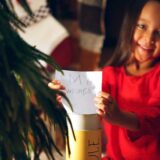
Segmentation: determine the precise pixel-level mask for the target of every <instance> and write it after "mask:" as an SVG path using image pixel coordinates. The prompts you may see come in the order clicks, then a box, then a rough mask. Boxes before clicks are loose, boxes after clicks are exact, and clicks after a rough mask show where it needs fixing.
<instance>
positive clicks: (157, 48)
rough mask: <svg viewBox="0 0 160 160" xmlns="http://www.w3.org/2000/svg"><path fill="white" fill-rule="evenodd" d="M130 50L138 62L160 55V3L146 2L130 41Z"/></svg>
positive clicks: (150, 60) (150, 59) (147, 60)
mask: <svg viewBox="0 0 160 160" xmlns="http://www.w3.org/2000/svg"><path fill="white" fill-rule="evenodd" d="M132 52H133V54H134V57H135V58H136V60H137V61H138V62H140V63H143V62H147V63H148V62H152V61H153V60H154V59H155V58H156V57H158V56H160V3H158V2H156V1H149V2H148V3H146V5H145V6H144V8H143V9H142V12H141V14H140V17H139V19H138V22H137V25H136V28H135V31H134V34H133V41H132Z"/></svg>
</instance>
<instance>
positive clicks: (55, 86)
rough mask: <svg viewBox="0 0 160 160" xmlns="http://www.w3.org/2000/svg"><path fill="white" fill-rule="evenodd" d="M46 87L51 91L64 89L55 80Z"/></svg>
mask: <svg viewBox="0 0 160 160" xmlns="http://www.w3.org/2000/svg"><path fill="white" fill-rule="evenodd" d="M48 87H49V88H51V89H62V90H63V89H65V87H64V86H63V85H62V84H61V83H60V82H59V81H57V80H53V81H52V82H49V83H48Z"/></svg>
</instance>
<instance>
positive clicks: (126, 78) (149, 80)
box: [102, 65, 160, 160]
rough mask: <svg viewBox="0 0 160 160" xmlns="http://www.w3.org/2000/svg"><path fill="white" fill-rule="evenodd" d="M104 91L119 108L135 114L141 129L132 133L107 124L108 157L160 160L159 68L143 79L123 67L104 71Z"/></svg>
mask: <svg viewBox="0 0 160 160" xmlns="http://www.w3.org/2000/svg"><path fill="white" fill-rule="evenodd" d="M102 90H103V91H105V92H109V93H110V94H111V95H112V97H114V98H115V100H116V102H117V104H118V106H119V107H120V108H122V109H123V110H125V111H130V112H133V113H135V115H136V116H137V117H138V119H139V121H140V125H141V128H140V130H139V131H136V132H133V131H129V130H127V129H125V128H122V127H118V126H116V125H111V124H109V123H107V122H106V121H105V122H104V130H105V134H106V136H107V141H108V143H107V147H106V152H107V155H108V156H109V157H110V158H111V159H113V160H160V65H156V66H155V67H154V68H153V69H152V70H150V71H149V72H147V73H145V74H143V75H140V76H130V75H127V74H126V72H125V68H124V67H106V68H104V69H103V82H102Z"/></svg>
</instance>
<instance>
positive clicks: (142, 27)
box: [137, 24, 145, 29]
mask: <svg viewBox="0 0 160 160" xmlns="http://www.w3.org/2000/svg"><path fill="white" fill-rule="evenodd" d="M137 28H139V29H145V25H143V24H137Z"/></svg>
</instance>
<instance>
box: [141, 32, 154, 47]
mask: <svg viewBox="0 0 160 160" xmlns="http://www.w3.org/2000/svg"><path fill="white" fill-rule="evenodd" d="M143 40H144V44H145V45H146V46H150V45H153V44H154V42H155V37H154V33H153V32H150V31H148V32H146V33H145V34H144V37H143Z"/></svg>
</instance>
